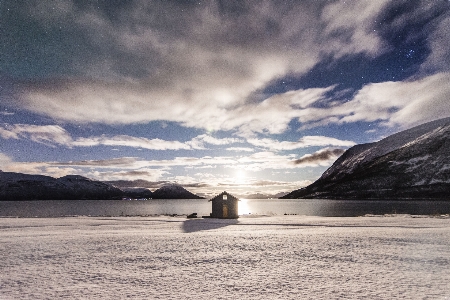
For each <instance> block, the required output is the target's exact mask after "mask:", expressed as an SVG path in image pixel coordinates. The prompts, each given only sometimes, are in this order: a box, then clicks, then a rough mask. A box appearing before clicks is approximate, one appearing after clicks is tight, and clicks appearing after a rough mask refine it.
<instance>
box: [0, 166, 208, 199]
mask: <svg viewBox="0 0 450 300" xmlns="http://www.w3.org/2000/svg"><path fill="white" fill-rule="evenodd" d="M124 197H126V198H153V199H201V197H199V196H197V195H195V194H193V193H191V192H189V191H187V190H186V189H184V188H183V187H181V186H180V185H177V184H167V185H164V186H162V187H161V188H159V189H157V190H156V191H154V192H151V191H150V190H149V189H146V188H118V187H115V186H114V185H112V184H109V183H105V182H101V181H96V180H91V179H89V178H86V177H82V176H78V175H68V176H64V177H61V178H53V177H50V176H44V175H29V174H21V173H13V172H2V171H0V200H3V201H5V200H13V201H14V200H101V199H122V198H124Z"/></svg>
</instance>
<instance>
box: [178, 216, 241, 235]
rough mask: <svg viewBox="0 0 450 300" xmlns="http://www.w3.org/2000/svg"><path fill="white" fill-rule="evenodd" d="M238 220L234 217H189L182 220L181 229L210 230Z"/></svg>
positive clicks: (188, 231) (185, 230) (187, 230)
mask: <svg viewBox="0 0 450 300" xmlns="http://www.w3.org/2000/svg"><path fill="white" fill-rule="evenodd" d="M238 222H239V221H238V220H236V219H212V218H211V219H210V218H207V219H189V220H186V221H184V222H183V231H184V232H186V233H190V232H197V231H202V230H212V229H219V228H222V227H226V226H229V225H236V224H237V223H238Z"/></svg>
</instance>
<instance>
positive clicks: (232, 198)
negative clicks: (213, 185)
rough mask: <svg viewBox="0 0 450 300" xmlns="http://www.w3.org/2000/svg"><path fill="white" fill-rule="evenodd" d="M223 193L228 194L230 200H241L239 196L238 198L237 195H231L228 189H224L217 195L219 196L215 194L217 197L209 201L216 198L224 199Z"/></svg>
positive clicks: (212, 199)
mask: <svg viewBox="0 0 450 300" xmlns="http://www.w3.org/2000/svg"><path fill="white" fill-rule="evenodd" d="M223 195H227V198H228V199H230V200H238V201H240V200H239V198H237V197H235V196H233V195H231V194H230V193H228V192H226V191H223V192H222V193H220V194H219V195H217V196H215V197H213V198H211V199H209V201H214V200H216V199H219V200H222V199H223ZM209 201H208V202H209Z"/></svg>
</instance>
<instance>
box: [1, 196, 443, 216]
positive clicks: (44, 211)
mask: <svg viewBox="0 0 450 300" xmlns="http://www.w3.org/2000/svg"><path fill="white" fill-rule="evenodd" d="M194 212H196V213H197V214H198V216H208V215H209V214H210V212H211V203H210V202H208V200H207V199H187V200H186V199H168V200H156V199H155V200H146V201H125V200H46V201H0V217H61V216H148V215H174V214H177V215H187V214H191V213H194ZM394 213H396V214H413V215H434V214H449V213H450V201H388V200H383V201H367V200H321V199H297V200H292V199H251V200H247V199H241V201H240V202H239V214H241V215H243V214H258V215H284V214H296V215H307V216H324V217H352V216H362V215H365V214H376V215H383V214H394Z"/></svg>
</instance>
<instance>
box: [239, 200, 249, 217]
mask: <svg viewBox="0 0 450 300" xmlns="http://www.w3.org/2000/svg"><path fill="white" fill-rule="evenodd" d="M250 213H251V212H250V207H249V206H248V200H247V199H243V198H241V199H239V202H238V214H239V215H248V214H250Z"/></svg>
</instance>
